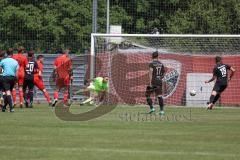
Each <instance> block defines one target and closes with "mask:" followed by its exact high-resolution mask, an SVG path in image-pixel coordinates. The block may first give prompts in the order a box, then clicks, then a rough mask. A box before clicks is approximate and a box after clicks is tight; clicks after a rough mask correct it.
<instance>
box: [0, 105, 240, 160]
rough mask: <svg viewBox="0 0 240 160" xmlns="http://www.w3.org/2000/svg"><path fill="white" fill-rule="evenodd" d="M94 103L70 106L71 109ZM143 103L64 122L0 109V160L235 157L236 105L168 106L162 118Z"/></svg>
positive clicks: (40, 109) (238, 143) (239, 127)
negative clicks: (222, 106)
mask: <svg viewBox="0 0 240 160" xmlns="http://www.w3.org/2000/svg"><path fill="white" fill-rule="evenodd" d="M92 108H93V106H83V107H82V106H81V107H79V106H77V105H75V106H72V108H71V111H72V112H73V113H76V114H77V113H80V112H85V111H86V110H90V109H92ZM146 111H147V110H146V107H143V106H118V107H116V109H114V110H113V111H112V112H110V113H108V114H106V115H103V116H101V117H99V118H97V119H93V120H90V121H85V122H84V121H75V122H69V121H62V120H60V119H59V118H57V117H56V115H55V113H54V109H52V108H50V107H47V106H45V105H35V106H34V108H33V109H26V108H24V109H16V112H15V113H0V159H1V160H15V159H19V160H26V159H29V160H30V159H31V160H35V159H39V160H40V159H41V160H43V159H54V160H70V159H71V160H79V159H83V160H95V159H96V160H100V159H101V160H106V159H109V160H120V159H121V160H123V159H124V160H146V159H151V160H155V159H156V160H159V159H164V160H186V159H189V160H200V159H201V160H202V159H204V160H226V159H227V160H239V159H240V152H239V151H240V109H239V108H216V109H215V110H212V111H207V110H206V109H203V108H194V107H193V108H191V109H190V108H186V107H185V108H177V107H166V115H165V117H159V116H158V115H152V116H150V115H147V114H144V112H146Z"/></svg>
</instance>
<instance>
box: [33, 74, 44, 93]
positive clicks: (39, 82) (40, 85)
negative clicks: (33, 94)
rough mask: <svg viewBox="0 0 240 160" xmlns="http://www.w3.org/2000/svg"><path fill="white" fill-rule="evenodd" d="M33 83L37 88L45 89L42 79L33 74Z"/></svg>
mask: <svg viewBox="0 0 240 160" xmlns="http://www.w3.org/2000/svg"><path fill="white" fill-rule="evenodd" d="M34 85H35V86H37V88H38V89H40V90H41V91H43V90H44V89H45V86H44V83H43V80H42V78H40V77H39V76H34Z"/></svg>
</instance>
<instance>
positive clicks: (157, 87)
mask: <svg viewBox="0 0 240 160" xmlns="http://www.w3.org/2000/svg"><path fill="white" fill-rule="evenodd" d="M152 93H155V95H156V96H158V95H162V93H163V89H162V82H158V83H157V84H156V83H155V84H152V86H147V88H146V92H145V94H146V96H150V95H151V94H152Z"/></svg>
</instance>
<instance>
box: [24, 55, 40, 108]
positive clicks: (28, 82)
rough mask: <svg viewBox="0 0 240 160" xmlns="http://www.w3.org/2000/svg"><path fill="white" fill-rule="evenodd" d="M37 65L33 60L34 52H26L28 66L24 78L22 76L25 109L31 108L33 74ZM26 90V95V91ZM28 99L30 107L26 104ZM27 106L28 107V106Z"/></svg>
mask: <svg viewBox="0 0 240 160" xmlns="http://www.w3.org/2000/svg"><path fill="white" fill-rule="evenodd" d="M37 70H38V65H37V62H36V61H35V60H34V52H33V51H29V52H28V64H27V67H26V69H25V76H24V83H23V95H24V100H25V105H26V107H27V108H28V107H30V108H32V107H33V105H32V104H33V88H34V73H35V72H37ZM27 89H28V94H27V93H26V90H27ZM28 98H29V100H30V105H29V102H28ZM28 105H29V106H28Z"/></svg>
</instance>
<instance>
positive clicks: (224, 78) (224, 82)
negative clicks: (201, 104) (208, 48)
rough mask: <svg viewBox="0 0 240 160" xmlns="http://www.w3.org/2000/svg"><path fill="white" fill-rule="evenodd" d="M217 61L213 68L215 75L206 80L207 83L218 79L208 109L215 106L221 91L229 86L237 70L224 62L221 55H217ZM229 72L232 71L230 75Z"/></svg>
mask: <svg viewBox="0 0 240 160" xmlns="http://www.w3.org/2000/svg"><path fill="white" fill-rule="evenodd" d="M215 61H216V65H215V67H214V69H213V77H212V78H211V79H210V80H208V81H205V83H210V82H212V81H214V80H216V82H215V85H214V87H213V90H212V94H211V96H210V100H209V103H208V109H212V108H213V106H214V104H215V103H216V102H217V100H218V99H219V98H220V96H221V93H222V92H223V91H224V90H225V89H226V88H227V86H228V82H229V81H230V80H231V78H232V77H233V75H234V72H235V69H234V68H233V67H231V66H230V65H227V64H223V63H222V58H221V57H219V56H217V57H216V58H215ZM228 73H230V75H229V74H228Z"/></svg>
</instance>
